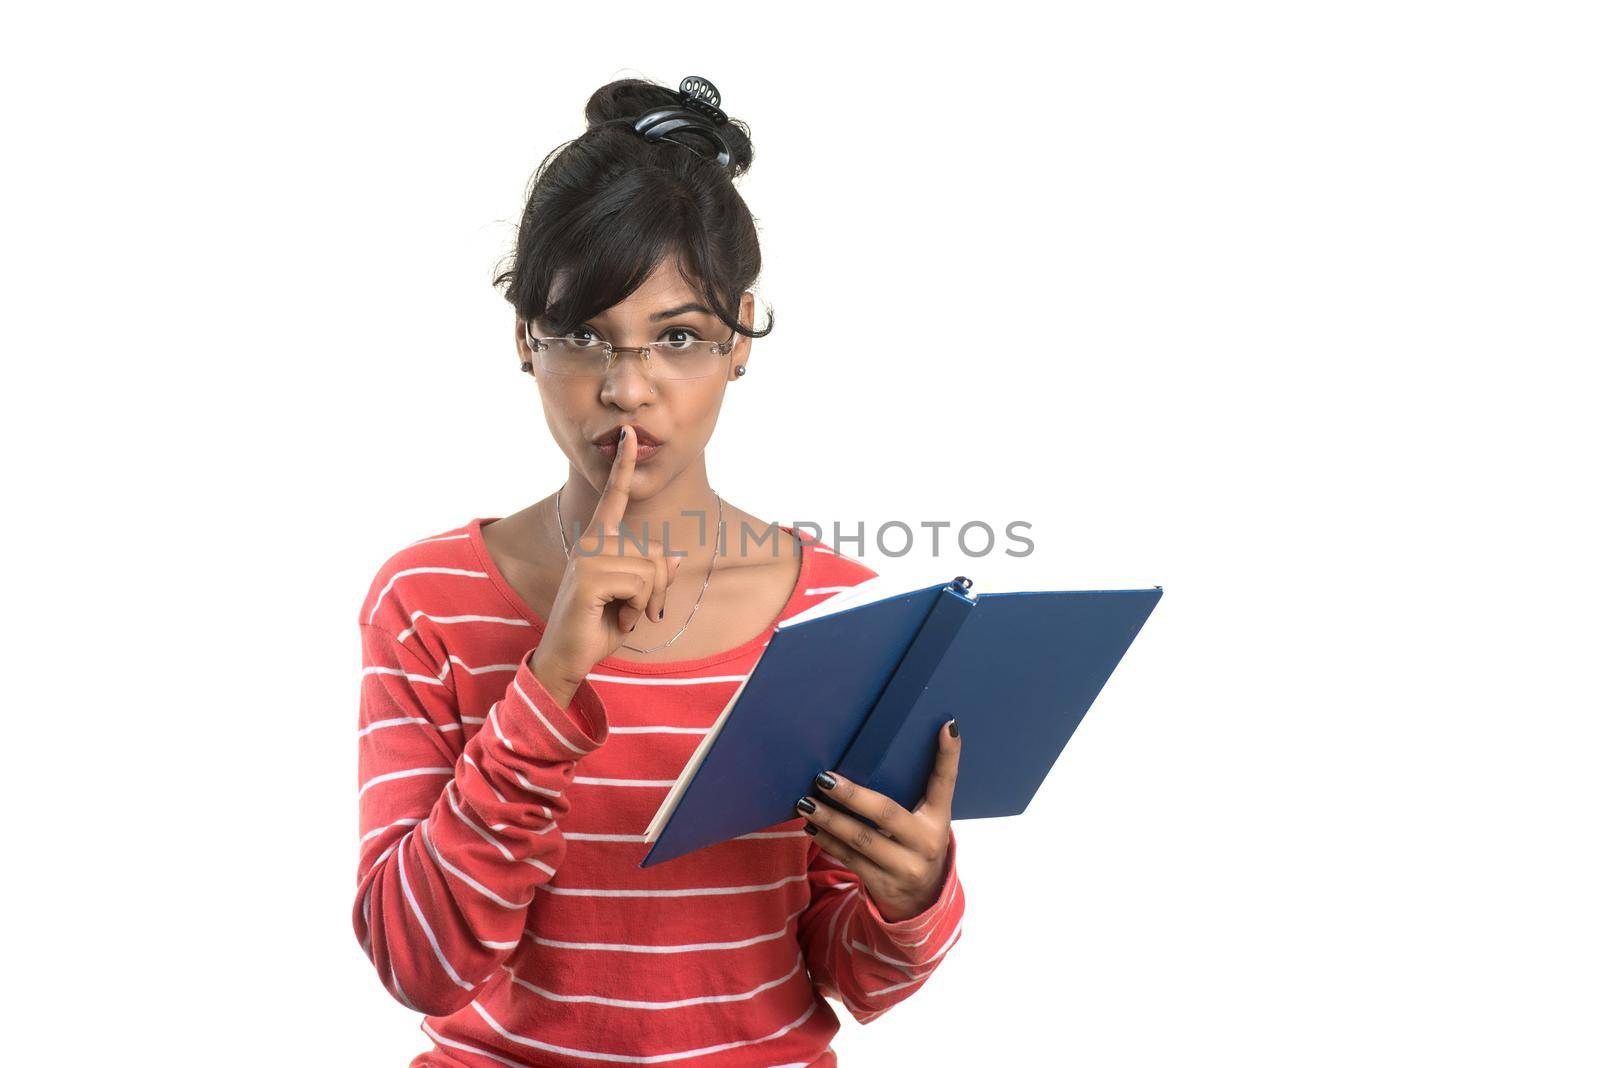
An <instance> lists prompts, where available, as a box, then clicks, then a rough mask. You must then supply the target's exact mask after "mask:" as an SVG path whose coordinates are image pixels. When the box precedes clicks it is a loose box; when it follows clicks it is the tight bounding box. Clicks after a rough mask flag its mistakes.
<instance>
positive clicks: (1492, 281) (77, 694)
mask: <svg viewBox="0 0 1600 1068" xmlns="http://www.w3.org/2000/svg"><path fill="white" fill-rule="evenodd" d="M574 10H575V9H574ZM1584 16H1585V13H1584V12H1583V11H1582V8H1581V5H1576V4H1573V5H1567V6H1561V5H1545V4H1528V3H1522V4H1509V3H1506V4H1442V3H1441V4H1434V5H1425V4H1415V3H1401V4H1396V3H1381V4H1379V3H1341V4H1327V5H1283V4H1268V3H1260V4H1240V3H1229V4H1215V5H1181V4H1169V5H1156V4H1146V3H1124V4H1116V5H1111V4H1106V5H1097V6H1095V7H1092V8H1079V9H1072V10H1068V11H1065V12H1059V13H1056V14H1046V13H1045V12H1043V11H1042V10H1040V9H1038V8H1035V7H1034V6H1032V5H1027V6H1024V5H1021V4H998V3H990V4H983V5H966V6H963V7H962V8H959V9H957V8H940V7H930V6H928V5H916V6H911V5H905V6H897V7H893V8H889V7H886V6H880V5H872V6H869V5H862V4H853V5H816V4H813V5H806V6H805V7H804V8H803V9H802V8H795V7H793V6H792V5H785V6H782V7H778V6H773V5H738V6H733V5H729V6H719V5H716V4H712V3H698V4H690V5H648V6H646V5H638V6H634V5H627V4H617V3H611V4H607V5H604V6H603V8H597V9H594V10H592V11H591V13H590V14H588V15H582V14H561V13H558V12H557V11H555V10H554V8H553V6H552V5H533V4H521V5H515V6H501V7H494V6H487V5H471V6H470V7H468V8H466V9H464V10H463V9H459V8H458V9H451V8H448V7H439V6H429V7H422V6H410V5H393V4H387V5H381V6H380V5H372V6H365V5H363V6H340V7H329V6H315V7H313V6H309V5H307V6H301V5H294V4H282V3H280V4H272V5H260V6H258V7H256V8H254V9H253V10H248V11H246V10H240V9H238V8H237V7H236V6H234V5H207V6H200V5H196V6H194V7H191V8H179V7H174V6H166V5H163V6H160V7H151V6H149V5H117V6H112V5H105V6H98V5H97V6H92V7H90V6H74V5H51V6H48V7H47V8H42V9H35V10H31V11H27V12H22V13H16V14H12V15H10V16H9V17H8V18H7V20H6V21H7V26H6V28H5V32H4V33H3V34H0V38H3V43H0V87H3V89H4V91H5V94H6V98H7V105H6V108H5V115H4V119H3V120H0V121H3V123H4V139H5V155H6V157H7V158H8V162H7V163H6V165H5V168H4V173H3V178H0V181H3V182H4V184H5V194H4V198H3V207H0V210H3V211H4V239H3V245H4V279H3V281H4V293H5V304H6V313H5V316H4V321H3V325H0V329H3V334H4V343H5V350H6V352H7V356H8V358H7V360H6V364H5V369H4V375H5V382H6V386H5V389H4V397H5V401H4V405H5V407H4V429H3V433H4V435H5V446H6V455H7V457H8V462H7V464H6V483H7V490H6V496H7V503H8V504H9V505H10V506H11V510H10V519H9V520H8V521H7V523H6V540H7V547H6V549H7V551H6V557H7V562H8V565H9V566H8V567H7V569H6V570H7V583H6V587H7V590H8V595H7V598H6V602H7V603H6V611H5V613H4V619H5V622H4V626H5V645H4V648H5V651H6V653H7V654H8V656H7V660H8V671H7V676H8V685H7V686H6V696H7V701H6V707H7V710H8V713H9V718H10V721H11V726H10V737H11V739H12V742H11V745H10V746H9V747H8V754H7V760H6V763H7V766H8V772H9V773H8V775H7V776H6V777H5V781H6V791H7V804H8V806H9V809H10V819H9V820H8V821H7V823H8V834H7V841H6V846H7V848H6V853H7V855H8V858H9V863H8V865H7V867H8V870H9V871H10V872H11V876H12V877H11V878H10V879H9V880H7V882H8V884H9V886H10V888H11V890H12V891H13V892H17V891H20V894H21V897H20V899H14V900H13V904H12V905H11V906H10V908H9V910H8V926H9V927H10V928H11V931H10V932H9V933H8V935H7V942H8V952H7V957H8V959H9V960H10V962H11V965H10V967H9V968H8V969H7V972H8V973H9V974H8V977H7V979H6V980H5V982H6V986H7V988H8V997H7V1006H8V1009H9V1011H8V1014H7V1015H8V1017H9V1019H10V1024H9V1027H8V1035H7V1047H8V1054H7V1058H6V1059H7V1060H14V1061H15V1062H16V1063H30V1064H32V1063H73V1064H76V1063H90V1062H91V1061H93V1062H101V1061H105V1060H107V1059H109V1058H112V1057H115V1058H116V1061H117V1063H120V1062H121V1061H122V1060H124V1059H128V1060H140V1061H145V1060H148V1061H150V1062H152V1063H163V1064H186V1065H187V1064H196V1065H199V1064H215V1063H232V1064H241V1065H243V1064H249V1065H267V1064H291V1063H293V1064H313V1063H315V1064H349V1065H372V1066H374V1068H399V1066H401V1065H404V1064H406V1063H407V1061H408V1060H409V1058H410V1057H411V1056H413V1055H414V1054H416V1053H417V1052H419V1051H421V1050H422V1049H424V1048H426V1047H427V1045H428V1043H427V1041H426V1039H425V1038H424V1036H423V1035H422V1033H421V1031H420V1030H419V1028H418V1026H417V1024H418V1020H419V1017H417V1016H415V1015H414V1014H412V1013H410V1012H409V1011H407V1010H406V1009H404V1008H402V1007H401V1006H400V1005H398V1004H397V1003H396V1002H394V1001H393V1000H392V999H391V998H390V997H389V996H388V995H387V994H386V993H385V992H384V990H383V989H382V987H381V986H380V985H379V983H378V982H377V980H376V977H375V976H374V975H373V974H371V971H370V965H369V964H368V962H367V961H366V959H365V957H364V956H363V955H362V953H361V951H360V948H359V947H358V945H357V943H356V940H355V937H354V934H353V931H352V928H351V924H350V909H351V905H352V903H353V901H354V888H355V864H356V852H355V839H356V822H355V821H356V806H355V787H356V769H355V751H356V750H355V722H356V721H355V716H356V692H357V683H358V676H357V670H358V650H357V634H356V626H355V623H356V613H357V609H358V607H359V603H360V600H361V598H362V596H363V595H364V593H365V591H366V587H367V583H368V581H369V580H370V578H371V576H372V575H373V573H374V572H375V570H376V568H377V567H378V566H379V564H381V563H382V561H383V560H384V558H385V557H386V556H387V555H388V554H389V553H390V552H392V551H394V550H395V549H397V548H399V547H400V546H402V545H403V544H405V543H406V542H409V541H412V540H415V539H417V538H420V537H423V536H425V535H427V534H431V533H435V532H437V531H439V530H442V529H446V528H448V527H450V526H454V525H456V524H459V523H461V522H464V521H465V520H466V519H468V518H470V517H473V516H497V515H504V514H506V513H507V512H510V511H514V510H516V509H518V508H521V507H522V506H524V505H525V504H527V503H529V502H531V501H533V500H535V499H537V498H539V497H542V496H543V495H545V494H546V493H548V492H550V491H551V490H552V489H553V488H554V487H555V486H556V485H558V484H559V481H560V479H561V477H562V474H563V470H564V468H563V463H562V462H561V459H560V457H559V454H558V452H557V450H556V448H555V446H554V445H553V444H552V443H551V441H550V439H549V437H548V433H547V431H546V428H545V426H544V423H543V418H542V415H541V413H540V411H539V408H538V406H537V402H536V397H535V394H534V386H533V384H532V382H531V381H530V380H529V379H527V378H526V377H525V376H522V375H520V374H518V373H517V370H516V367H515V360H514V354H513V351H512V348H511V341H510V337H511V311H510V308H509V306H508V305H506V304H505V303H504V301H503V300H502V298H501V297H500V296H499V295H498V294H497V293H496V292H495V291H493V290H492V289H491V288H490V286H489V283H488V279H489V276H490V274H491V272H492V270H493V268H494V266H495V265H496V262H497V260H498V259H499V257H500V256H501V255H502V254H503V253H504V252H506V251H507V250H508V249H509V247H510V243H511V240H512V236H513V230H512V228H513V224H514V221H515V219H516V218H517V216H518V214H519V212H520V208H521V196H522V193H523V189H524V184H525V182H526V181H527V179H528V177H529V175H530V174H531V173H532V170H533V168H534V166H535V165H536V164H537V163H538V161H539V160H540V159H541V158H542V157H543V155H544V154H545V153H546V152H547V151H549V150H550V149H551V148H553V147H555V146H556V145H557V144H559V143H560V142H562V141H565V140H567V139H569V138H571V137H575V136H576V135H577V134H578V133H580V132H581V131H582V129H583V122H582V116H581V108H582V105H583V103H584V101H585V100H586V99H587V97H588V95H589V93H590V92H592V91H593V90H594V89H595V88H596V87H597V86H599V85H601V84H602V83H604V82H606V81H608V80H610V79H612V78H614V77H621V76H641V75H642V76H645V77H650V78H653V79H655V80H657V81H659V82H662V83H665V84H668V85H672V86H676V84H677V81H678V79H679V78H681V77H682V76H683V75H685V74H691V73H693V74H701V75H704V76H706V77H708V78H710V79H711V80H712V81H714V82H715V83H716V84H717V85H718V86H719V87H720V88H721V90H722V93H723V98H724V102H725V106H726V107H727V109H728V110H729V112H730V113H731V114H733V115H734V116H735V117H737V118H740V119H743V120H745V121H746V122H748V123H750V125H751V128H752V132H753V135H754V142H755V149H756V160H755V164H754V167H753V169H752V171H751V173H750V174H749V176H748V177H747V178H746V179H745V180H743V181H742V183H741V189H742V192H743V194H744V195H745V197H746V198H747V200H748V201H749V203H750V205H751V208H752V210H753V211H754V213H755V215H756V217H757V220H758V223H759V226H760V232H761V238H762V247H763V253H764V256H765V262H766V269H765V272H764V274H763V277H762V279H761V285H760V287H759V289H758V295H759V297H760V299H761V301H763V302H765V304H764V305H763V307H764V306H771V307H772V308H774V309H775V310H776V312H777V317H778V318H777V329H776V331H775V332H774V333H773V334H772V335H771V337H770V338H768V339H765V340H762V341H759V342H757V343H756V346H755V349H754V356H753V359H752V362H751V373H750V375H749V376H748V377H747V378H746V379H745V380H743V381H741V382H740V383H738V384H737V385H736V386H734V387H732V388H731V389H730V392H729V400H728V403H727V405H726V407H725V409H724V416H723V419H722V421H721V423H720V425H719V427H718V429H717V432H716V437H715V438H714V439H713V441H712V444H711V449H710V456H709V464H710V470H711V474H712V482H713V485H714V486H716V487H717V488H718V489H719V490H721V491H722V492H723V493H724V494H725V495H726V496H727V497H728V498H729V499H730V500H732V501H735V502H736V503H738V504H739V505H741V506H743V507H745V508H747V509H749V510H751V511H753V512H755V513H757V514H758V515H763V516H766V517H769V518H772V519H776V520H778V521H780V522H786V523H787V522H793V521H794V520H795V519H807V520H814V521H820V522H824V523H831V522H832V521H834V520H839V521H841V522H846V523H850V524H854V523H855V522H857V521H861V522H865V523H867V524H869V529H871V528H872V527H873V526H874V525H875V524H877V523H878V522H881V521H884V520H889V519H900V520H903V521H907V522H911V523H913V524H915V523H919V522H922V521H925V520H926V521H933V520H941V519H944V520H951V521H954V522H957V523H960V522H964V521H967V520H972V519H982V520H985V521H988V522H990V523H993V524H995V525H996V526H999V525H1002V524H1004V523H1005V522H1009V521H1011V520H1014V519H1020V520H1025V521H1028V522H1031V523H1032V524H1033V530H1032V536H1033V538H1034V540H1035V542H1036V545H1037V551H1036V553H1035V554H1034V555H1033V556H1031V557H1029V558H1027V559H1025V560H1011V559H1009V558H1006V557H1004V556H995V557H990V558H985V559H981V560H971V559H965V558H962V557H960V556H958V555H949V554H945V555H942V556H940V557H939V558H937V559H935V558H933V557H931V556H930V555H928V554H927V553H926V552H925V551H924V550H925V549H926V548H927V545H926V542H923V543H921V545H919V551H917V552H914V553H913V554H912V555H910V556H907V557H904V558H902V559H899V560H892V559H889V558H887V557H885V556H882V555H881V554H879V553H877V552H876V550H875V549H874V548H873V547H871V546H868V547H867V549H866V550H865V551H864V552H862V553H861V555H862V557H863V559H865V560H866V562H868V563H869V564H871V565H873V566H874V567H877V568H879V569H880V570H883V571H890V572H892V571H895V570H897V569H903V570H904V571H906V573H908V574H913V575H930V576H934V579H935V580H937V578H940V577H945V576H947V575H948V574H952V573H956V572H961V573H965V574H969V575H972V576H973V577H974V578H975V579H977V580H978V582H979V585H980V588H991V589H993V588H1005V587H1010V588H1048V587H1052V586H1064V587H1094V586H1102V585H1115V586H1128V585H1148V584H1152V583H1159V584H1162V585H1164V586H1165V587H1166V597H1165V599H1164V600H1163V601H1162V603H1161V605H1160V606H1159V607H1158V608H1157V610H1156V612H1155V614H1154V616H1153V617H1152V618H1151V621H1150V623H1149V625H1148V626H1147V627H1146V629H1145V631H1144V633H1143V635H1142V636H1141V637H1140V639H1139V640H1138V642H1137V643H1136V645H1135V647H1134V649H1133V650H1132V652H1131V653H1130V654H1129V656H1128V658H1127V659H1126V660H1125V661H1124V663H1123V666H1122V667H1121V668H1120V669H1119V670H1118V672H1117V674H1116V675H1115V676H1114V677H1113V679H1112V681H1111V683H1110V685H1108V687H1107V688H1106V690H1105V691H1104V693H1103V695H1102V697H1101V699H1100V701H1099V702H1098V703H1097V704H1096V706H1095V708H1094V710H1093V711H1092V712H1091V713H1090V714H1089V716H1088V718H1087V719H1086V720H1085V722H1084V725H1083V727H1082V729H1081V730H1080V731H1079V732H1078V734H1077V735H1076V737H1075V738H1074V739H1073V742H1072V744H1071V745H1070V746H1069V747H1068V750H1067V752H1066V753H1065V754H1064V755H1063V757H1062V759H1061V762H1060V763H1059V764H1058V765H1057V768H1056V770H1055V771H1054V772H1053V773H1052V776H1051V778H1050V780H1049V781H1048V782H1047V783H1046V784H1045V786H1044V788H1043V789H1042V791H1041V792H1040V794H1039V796H1038V797H1037V798H1036V800H1035V802H1034V803H1033V805H1032V807H1031V808H1030V809H1029V810H1028V812H1027V813H1026V814H1025V815H1024V816H1022V817H1019V818H1016V819H1010V820H1005V821H989V822H968V823H963V824H959V825H958V827H957V833H958V835H960V837H961V843H962V877H963V880H964V882H965V885H966V888H967V891H968V895H969V904H968V915H967V920H966V926H965V929H964V936H963V938H962V941H961V942H960V943H959V944H958V946H957V947H956V949H955V950H953V951H952V953H951V955H950V956H949V957H948V958H947V960H946V962H945V963H944V964H943V966H942V967H941V968H940V970H939V971H938V972H937V973H936V974H935V975H934V976H933V977H932V978H931V979H930V980H929V981H928V983H927V984H926V986H925V987H924V988H923V989H922V990H921V991H919V992H918V993H917V994H916V995H915V996H914V997H913V998H911V999H910V1000H908V1001H906V1002H905V1003H903V1004H902V1005H900V1006H897V1007H896V1008H895V1009H894V1010H893V1011H892V1012H891V1013H890V1014H889V1015H887V1016H885V1017H884V1018H882V1019H881V1020H879V1021H877V1022H875V1023H874V1024H872V1025H870V1026H868V1027H860V1026H857V1025H856V1024H855V1023H854V1021H853V1020H851V1019H849V1017H848V1016H847V1015H846V1014H845V1013H844V1012H843V1010H842V1008H841V1009H840V1010H839V1012H840V1015H841V1016H842V1017H843V1018H844V1021H845V1022H844V1030H843V1031H842V1033H841V1034H840V1035H839V1037H838V1039H837V1041H836V1043H835V1045H836V1048H837V1049H838V1050H839V1051H840V1053H841V1063H842V1064H843V1065H845V1066H847V1068H859V1066H865V1065H873V1066H877V1065H887V1066H898V1065H918V1064H935V1065H945V1064H949V1065H957V1064H972V1063H978V1058H980V1057H983V1058H990V1059H992V1060H994V1061H997V1062H998V1063H1006V1064H1021V1063H1027V1064H1061V1065H1095V1066H1117V1065H1173V1064H1193V1063H1217V1064H1227V1065H1230V1066H1246V1065H1252V1066H1253V1065H1282V1064H1295V1065H1323V1064H1327V1065H1335V1064H1337V1065H1346V1064H1351V1063H1363V1064H1386V1065H1387V1064H1394V1065H1411V1064H1442V1063H1450V1064H1456V1065H1465V1064H1473V1065H1478V1064H1482V1065H1502V1064H1539V1065H1580V1064H1584V1065H1592V1064H1594V1063H1596V1061H1597V1058H1600V1034H1597V1023H1596V1017H1595V1010H1596V1004H1597V998H1600V979H1597V971H1596V963H1595V962H1596V960H1597V959H1600V932H1597V918H1596V917H1597V910H1596V907H1595V902H1596V900H1600V873H1597V846H1600V835H1597V833H1596V816H1597V814H1600V796H1597V786H1596V773H1595V772H1596V760H1597V756H1600V753H1597V744H1596V743H1597V741H1600V727H1597V719H1596V713H1597V711H1600V707H1597V706H1600V701H1597V699H1596V683H1595V669H1596V657H1595V649H1596V639H1597V634H1596V629H1597V628H1596V622H1595V611H1594V597H1595V593H1596V586H1597V568H1596V564H1595V556H1594V546H1595V545H1596V543H1597V540H1600V539H1597V535H1600V531H1597V530H1596V522H1595V481H1596V480H1595V466H1594V457H1595V455H1596V445H1597V442H1596V430H1595V415H1594V408H1595V389H1594V378H1593V367H1594V361H1595V358H1596V355H1597V344H1596V333H1597V330H1596V322H1597V316H1596V307H1595V297H1596V292H1597V288H1596V286H1597V282H1600V278H1597V274H1600V270H1597V258H1596V250H1597V248H1600V226H1597V221H1600V220H1597V208H1596V204H1597V198H1596V196H1595V190H1596V189H1600V159H1597V150H1596V138H1595V131H1596V115H1595V107H1594V104H1595V100H1596V93H1597V89H1600V86H1597V84H1596V83H1597V77H1596V69H1595V62H1594V57H1595V50H1596V45H1597V41H1596V35H1595V33H1594V27H1593V25H1592V24H1590V23H1589V22H1588V21H1587V19H1586V18H1585V17H1584ZM763 321H764V313H763ZM973 338H982V339H991V341H992V345H993V348H992V350H991V351H989V352H986V353H985V354H984V355H983V356H982V358H978V359H968V360H962V359H960V358H959V356H958V354H959V353H961V352H963V351H964V349H965V348H970V343H971V340H972V339H973ZM958 339H965V341H958ZM971 714H972V715H974V716H978V715H982V714H983V712H982V710H973V712H972V713H971ZM30 1050H31V1051H33V1052H32V1053H31V1055H25V1053H27V1052H28V1051H30Z"/></svg>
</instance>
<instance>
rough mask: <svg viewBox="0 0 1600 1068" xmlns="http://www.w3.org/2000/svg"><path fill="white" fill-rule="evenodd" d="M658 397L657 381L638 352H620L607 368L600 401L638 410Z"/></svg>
mask: <svg viewBox="0 0 1600 1068" xmlns="http://www.w3.org/2000/svg"><path fill="white" fill-rule="evenodd" d="M655 395H656V388H655V380H654V379H653V378H652V377H651V375H650V372H649V371H648V370H647V369H646V365H645V361H644V358H643V357H642V356H641V355H640V354H639V353H637V352H631V351H629V352H619V353H617V354H616V356H615V358H613V359H612V361H611V366H610V367H608V368H606V375H605V378H604V379H603V380H602V384H601V387H600V399H601V400H602V401H604V402H606V403H607V404H613V405H615V406H616V407H618V408H637V407H638V406H639V405H641V404H645V403H648V402H649V401H650V399H651V398H653V397H654V396H655Z"/></svg>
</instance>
